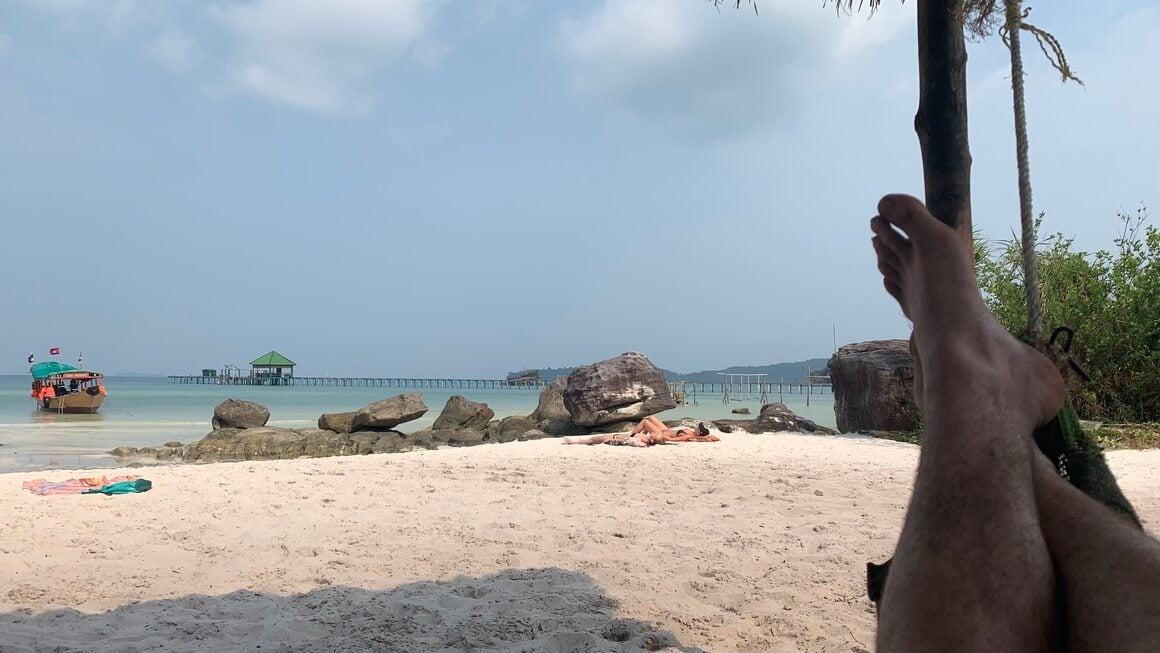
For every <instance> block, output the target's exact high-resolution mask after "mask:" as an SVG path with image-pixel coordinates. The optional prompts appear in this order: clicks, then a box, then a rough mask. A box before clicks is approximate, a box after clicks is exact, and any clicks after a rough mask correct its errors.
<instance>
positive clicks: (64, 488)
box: [21, 476, 141, 497]
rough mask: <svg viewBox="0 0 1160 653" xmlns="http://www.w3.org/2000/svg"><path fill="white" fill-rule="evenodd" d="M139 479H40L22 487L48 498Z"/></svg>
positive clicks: (27, 482)
mask: <svg viewBox="0 0 1160 653" xmlns="http://www.w3.org/2000/svg"><path fill="white" fill-rule="evenodd" d="M139 478H141V477H140V476H114V477H112V478H106V477H104V476H94V477H90V478H70V479H69V480H67V481H46V480H44V479H43V478H38V479H36V480H32V481H24V483H22V484H21V487H23V488H24V489H25V490H28V491H29V492H31V493H33V494H39V495H40V496H42V497H46V496H48V495H50V494H82V493H84V492H85V491H86V490H92V489H94V488H101V487H104V486H106V485H108V484H110V483H120V482H122V481H135V480H137V479H139Z"/></svg>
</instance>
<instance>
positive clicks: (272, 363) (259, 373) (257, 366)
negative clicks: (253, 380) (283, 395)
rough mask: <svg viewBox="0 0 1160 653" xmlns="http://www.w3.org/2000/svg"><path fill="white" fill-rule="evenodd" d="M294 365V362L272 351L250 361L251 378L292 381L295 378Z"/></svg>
mask: <svg viewBox="0 0 1160 653" xmlns="http://www.w3.org/2000/svg"><path fill="white" fill-rule="evenodd" d="M294 365H295V363H294V361H292V360H290V359H289V358H286V357H285V356H283V355H282V354H279V353H278V352H276V351H271V352H270V353H268V354H266V355H264V356H259V357H258V358H255V359H254V360H252V361H250V376H253V377H259V378H266V379H280V378H287V379H292V378H294Z"/></svg>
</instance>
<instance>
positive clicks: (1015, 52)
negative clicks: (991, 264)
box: [1004, 0, 1043, 339]
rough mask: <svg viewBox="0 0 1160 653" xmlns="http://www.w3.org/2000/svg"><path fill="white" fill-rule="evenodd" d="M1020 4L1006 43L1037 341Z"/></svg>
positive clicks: (1032, 331)
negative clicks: (1008, 55) (1020, 38)
mask: <svg viewBox="0 0 1160 653" xmlns="http://www.w3.org/2000/svg"><path fill="white" fill-rule="evenodd" d="M1019 2H1020V0H1006V4H1007V25H1006V29H1005V30H1004V31H1005V33H1004V40H1005V41H1006V42H1007V46H1008V49H1009V50H1010V51H1011V94H1012V96H1013V101H1014V105H1015V157H1016V161H1017V163H1018V167H1019V222H1020V224H1021V226H1022V228H1023V229H1022V230H1023V237H1022V244H1023V294H1024V297H1025V298H1026V300H1027V333H1028V334H1029V335H1031V336H1032V337H1034V338H1037V339H1038V337H1039V336H1040V335H1041V334H1042V332H1043V303H1042V300H1041V298H1040V296H1039V270H1038V267H1037V264H1036V259H1035V223H1034V221H1033V219H1032V217H1031V213H1032V208H1031V164H1030V163H1029V162H1028V159H1027V113H1026V110H1025V109H1024V106H1023V53H1022V52H1021V50H1020V47H1019V31H1020V29H1021V27H1022V22H1023V12H1022V11H1021V10H1020V7H1019Z"/></svg>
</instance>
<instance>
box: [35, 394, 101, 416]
mask: <svg viewBox="0 0 1160 653" xmlns="http://www.w3.org/2000/svg"><path fill="white" fill-rule="evenodd" d="M104 400H105V395H104V394H101V393H97V394H89V393H88V392H85V391H84V390H82V391H80V392H71V393H69V394H67V395H64V396H63V397H52V398H48V399H41V400H40V401H38V402H37V404H36V406H37V408H38V409H39V410H40V411H41V412H43V413H75V414H80V415H91V414H93V413H95V412H97V411H98V410H100V408H101V403H102V402H103V401H104Z"/></svg>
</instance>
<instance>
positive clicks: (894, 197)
mask: <svg viewBox="0 0 1160 653" xmlns="http://www.w3.org/2000/svg"><path fill="white" fill-rule="evenodd" d="M878 215H880V216H882V217H883V218H884V219H885V220H886V221H887V222H889V223H890V224H892V225H894V226H896V227H898V228H899V229H901V230H902V231H903V233H905V234H906V235H907V236H910V237H913V236H914V235H915V231H921V230H922V229H923V228H924V227H925V226H926V225H928V224H930V223H933V222H936V221H935V220H934V218H933V216H931V214H930V212H929V211H927V210H926V207H925V206H923V204H922V202H920V201H919V200H918V198H917V197H913V196H911V195H902V194H898V193H895V194H891V195H886V196H885V197H883V198H882V199H881V200H879V201H878Z"/></svg>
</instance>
